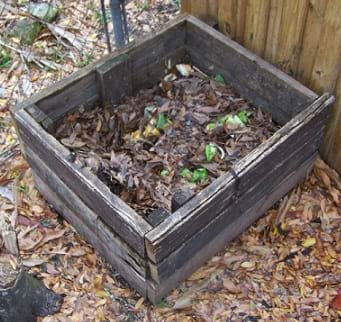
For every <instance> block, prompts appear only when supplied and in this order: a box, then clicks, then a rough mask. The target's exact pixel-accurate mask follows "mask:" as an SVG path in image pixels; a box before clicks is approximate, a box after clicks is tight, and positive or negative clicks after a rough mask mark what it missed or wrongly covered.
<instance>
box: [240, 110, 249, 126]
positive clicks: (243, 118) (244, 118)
mask: <svg viewBox="0 0 341 322" xmlns="http://www.w3.org/2000/svg"><path fill="white" fill-rule="evenodd" d="M238 117H239V119H240V120H241V121H242V122H243V123H244V124H246V123H247V122H248V121H249V117H248V113H247V112H246V111H241V112H239V113H238Z"/></svg>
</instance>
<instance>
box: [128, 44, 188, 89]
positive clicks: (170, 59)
mask: <svg viewBox="0 0 341 322" xmlns="http://www.w3.org/2000/svg"><path fill="white" fill-rule="evenodd" d="M185 56H186V50H185V48H184V46H183V47H179V48H177V49H175V50H173V51H170V52H168V53H164V55H163V56H162V57H161V56H160V57H159V58H158V59H155V61H154V62H153V63H151V64H146V65H145V66H144V67H141V68H139V69H138V70H136V71H134V70H133V75H132V87H133V92H137V91H138V90H140V89H143V88H150V87H152V86H154V85H157V84H158V83H159V82H160V80H161V79H162V78H163V77H164V76H165V72H166V69H167V67H166V66H174V65H176V64H178V63H182V62H184V60H185Z"/></svg>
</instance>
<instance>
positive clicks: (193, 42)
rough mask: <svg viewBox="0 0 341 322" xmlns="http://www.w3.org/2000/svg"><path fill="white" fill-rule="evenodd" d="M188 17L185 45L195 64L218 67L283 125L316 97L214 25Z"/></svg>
mask: <svg viewBox="0 0 341 322" xmlns="http://www.w3.org/2000/svg"><path fill="white" fill-rule="evenodd" d="M188 20H189V23H188V27H187V28H188V31H187V34H188V37H187V41H186V48H187V50H188V51H189V54H190V56H191V58H192V59H193V61H194V63H195V64H197V65H198V67H199V68H202V69H204V71H205V72H206V73H210V70H212V71H211V72H214V71H215V70H219V71H220V72H221V73H222V74H223V76H224V77H225V79H226V81H227V82H228V83H229V84H230V85H231V86H232V87H234V88H235V89H236V90H237V92H238V93H239V94H240V95H241V96H242V97H244V98H246V99H248V100H250V101H251V102H252V103H253V104H255V105H256V106H262V108H265V109H266V110H268V111H271V112H272V114H273V115H274V118H275V119H276V114H277V116H278V117H277V118H278V119H279V120H277V119H276V121H279V122H280V123H282V124H284V123H285V122H287V121H288V120H289V119H290V118H291V117H293V116H294V115H296V114H297V113H299V112H300V111H302V110H303V109H304V108H305V107H306V106H307V105H308V104H310V103H311V102H312V100H313V99H315V98H316V97H317V95H316V94H315V93H313V92H312V91H310V90H309V89H307V88H306V87H304V86H303V85H301V84H300V83H298V82H297V81H295V80H294V79H293V78H291V77H290V76H288V75H286V74H285V73H283V72H280V71H279V70H278V69H276V68H274V67H273V66H272V65H270V64H268V63H266V62H265V61H264V60H262V59H261V58H259V57H258V56H256V55H254V54H252V53H251V52H249V51H248V50H246V49H245V48H243V47H242V46H240V45H238V44H237V43H235V42H234V41H232V40H231V39H229V38H227V37H225V36H223V35H222V34H221V33H219V32H217V31H216V30H214V29H213V28H210V27H208V26H207V25H205V24H203V23H202V22H200V21H199V20H197V19H195V18H193V17H190V18H188ZM225 62H226V63H225ZM215 66H216V68H215ZM274 101H275V102H276V104H274ZM286 114H287V115H288V116H286Z"/></svg>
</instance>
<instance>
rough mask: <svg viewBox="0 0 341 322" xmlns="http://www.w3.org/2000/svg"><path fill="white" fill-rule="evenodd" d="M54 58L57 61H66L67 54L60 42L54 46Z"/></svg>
mask: <svg viewBox="0 0 341 322" xmlns="http://www.w3.org/2000/svg"><path fill="white" fill-rule="evenodd" d="M52 60H53V61H54V62H56V63H61V62H64V61H65V54H63V52H62V51H61V47H60V46H59V44H57V46H56V47H52Z"/></svg>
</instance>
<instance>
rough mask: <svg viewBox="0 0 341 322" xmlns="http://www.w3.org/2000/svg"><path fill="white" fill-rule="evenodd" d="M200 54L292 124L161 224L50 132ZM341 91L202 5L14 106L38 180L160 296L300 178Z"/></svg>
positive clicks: (119, 264)
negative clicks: (323, 89) (217, 22)
mask: <svg viewBox="0 0 341 322" xmlns="http://www.w3.org/2000/svg"><path fill="white" fill-rule="evenodd" d="M179 62H190V63H192V64H193V65H195V66H196V67H198V68H199V69H201V70H202V71H203V72H205V73H206V74H209V75H212V74H217V73H219V74H221V75H223V76H224V78H225V80H226V82H227V83H228V84H229V85H231V86H232V87H233V88H234V89H235V90H236V91H237V92H238V93H239V94H240V95H241V96H242V97H243V98H245V99H247V100H249V101H250V102H251V103H252V104H254V105H255V106H257V107H260V108H262V109H263V110H264V111H267V112H271V113H272V116H273V119H274V120H275V121H276V122H277V123H279V124H280V125H282V127H281V129H280V130H278V131H277V132H276V133H275V134H274V135H273V136H272V137H271V138H269V139H268V140H267V141H266V142H264V143H262V144H261V145H260V146H259V147H258V148H256V149H255V150H253V151H252V152H251V153H250V154H249V155H247V156H246V157H245V158H243V159H241V160H240V161H238V162H237V163H236V164H235V165H234V166H233V168H232V169H231V171H229V172H227V173H225V174H224V175H223V176H221V177H219V178H218V179H216V180H215V181H214V182H213V183H212V184H211V185H209V186H208V187H207V188H205V189H204V190H202V191H201V192H199V193H198V194H197V195H195V196H194V197H193V198H192V199H190V200H189V201H188V202H187V203H185V204H184V205H183V206H182V207H180V208H179V209H178V210H177V211H175V212H174V213H173V214H171V215H170V216H169V217H167V218H166V219H164V220H163V221H162V222H161V223H159V224H158V225H154V226H153V225H152V224H150V223H148V222H147V221H146V220H145V219H144V218H143V217H141V216H140V215H138V214H137V213H136V212H135V211H134V210H133V209H131V208H130V207H129V206H128V205H127V204H125V203H124V202H123V201H122V200H121V199H119V198H118V197H117V196H116V195H114V194H113V193H112V192H111V191H110V190H109V188H108V187H107V186H106V185H105V184H104V183H103V182H101V181H100V180H99V179H98V178H97V177H96V176H95V175H94V174H92V173H90V172H89V171H87V170H85V169H82V168H80V166H78V165H76V164H75V163H74V162H73V161H74V158H73V155H72V153H71V152H70V151H69V150H68V149H67V148H65V147H64V146H63V145H62V144H61V143H59V142H58V141H57V140H56V138H55V137H54V136H53V135H52V133H53V129H54V127H55V125H56V124H57V123H58V122H60V121H61V120H62V119H63V117H64V116H65V115H66V113H69V112H70V111H74V110H75V109H77V108H79V107H80V106H83V107H84V108H86V109H90V108H92V107H93V106H94V104H106V103H108V102H110V103H112V104H116V103H119V102H120V101H121V99H122V97H124V96H127V95H133V94H134V93H136V92H137V91H138V90H139V89H141V88H147V87H150V86H153V85H155V84H157V83H158V82H159V81H160V79H161V78H162V77H163V76H164V73H165V65H166V64H167V65H168V64H169V63H171V64H173V65H174V64H177V63H179ZM332 102H333V97H332V96H330V95H328V94H326V95H323V96H321V97H318V96H317V95H316V94H315V93H314V92H312V91H310V90H309V89H307V88H306V87H304V86H303V85H301V84H300V83H298V82H297V81H295V80H294V79H292V78H291V77H289V76H287V75H286V74H284V73H283V72H281V71H279V70H278V69H276V68H275V67H273V66H272V65H270V64H268V63H266V62H265V61H263V60H262V59H260V58H259V57H257V56H256V55H254V54H252V53H251V52H249V51H247V50H246V49H244V48H243V47H241V46H240V45H238V44H237V43H235V42H234V41H232V40H230V39H229V38H227V37H225V36H224V35H222V34H220V33H219V32H218V31H216V30H214V29H213V28H211V27H209V26H208V25H205V24H204V23H203V22H201V21H199V20H197V19H196V18H194V17H192V16H180V17H178V18H177V19H175V20H174V21H172V22H171V23H170V24H168V25H167V26H166V27H165V28H164V29H163V30H162V31H160V32H158V33H157V34H155V35H151V36H148V37H146V38H145V39H143V40H141V41H138V42H136V43H133V44H131V45H129V46H127V47H126V48H124V49H122V50H118V51H116V52H115V53H113V54H111V55H109V56H107V57H105V58H104V59H102V60H101V61H99V62H97V63H95V64H93V65H91V66H88V67H86V68H84V69H83V70H81V71H79V72H76V73H75V74H73V75H72V76H71V77H69V78H67V79H66V80H63V81H61V82H58V83H57V84H55V85H53V86H51V87H50V88H48V89H46V90H43V91H42V92H41V93H39V94H38V95H35V96H33V97H32V98H30V99H28V100H26V101H25V102H23V103H22V104H19V105H18V106H16V107H14V108H13V109H12V113H13V117H14V119H15V121H16V125H17V129H18V133H19V136H20V140H21V143H22V148H23V153H24V155H25V157H26V159H27V161H28V162H29V164H30V165H31V167H32V170H33V173H34V177H35V182H36V185H37V188H38V189H39V191H40V192H41V194H42V195H43V196H44V197H45V198H46V200H47V201H48V202H49V203H51V204H52V205H53V206H54V207H55V209H56V210H57V211H58V212H59V213H60V214H62V215H63V216H64V217H65V218H66V219H67V220H68V221H69V222H70V223H71V224H72V225H73V226H74V227H75V228H76V229H77V230H78V232H79V233H80V234H81V235H83V236H84V238H85V239H86V240H87V241H88V242H89V243H90V244H91V245H93V247H94V248H95V249H96V250H98V252H100V253H101V254H102V255H103V256H104V257H105V258H106V260H107V261H108V262H109V263H110V264H111V265H112V266H113V267H114V268H115V269H116V270H117V271H118V272H120V274H121V275H122V276H123V277H124V278H125V279H126V281H127V282H128V283H129V284H130V285H131V286H132V287H133V288H135V289H136V290H137V291H138V292H139V293H140V294H141V295H143V296H144V297H147V298H148V299H149V300H150V301H151V302H153V303H157V302H158V301H159V300H160V299H161V298H162V297H163V296H165V295H167V293H168V292H169V291H170V290H171V289H173V288H174V287H176V286H177V285H178V284H179V283H180V282H181V281H183V280H184V279H185V278H186V277H188V276H189V275H190V274H191V273H192V272H194V271H195V270H196V269H197V268H199V267H200V266H201V265H202V264H204V263H205V261H207V260H208V259H209V258H210V257H211V256H212V255H214V254H215V253H216V252H217V251H219V250H221V249H222V248H223V247H224V246H225V245H226V243H227V242H228V241H229V240H231V239H233V238H234V237H236V236H237V235H238V234H239V233H240V232H242V231H243V230H245V229H246V228H247V227H248V226H249V225H251V224H252V223H253V222H254V221H255V220H256V219H257V218H258V217H259V216H261V215H262V214H263V213H264V212H265V211H266V210H267V209H268V208H270V207H271V206H272V205H273V204H274V203H275V202H276V201H277V200H279V199H280V198H281V197H282V196H283V195H285V194H286V193H287V192H288V191H289V190H290V189H292V188H293V187H294V186H295V185H296V184H297V183H298V182H299V181H300V180H302V179H303V178H304V177H305V176H306V174H307V173H308V172H309V170H310V169H311V166H312V164H313V161H314V159H315V158H316V156H317V153H318V152H317V151H318V147H319V145H320V142H321V139H322V135H323V130H324V125H325V123H326V120H327V117H328V113H329V109H328V108H327V107H328V105H330V104H331V103H332Z"/></svg>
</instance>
